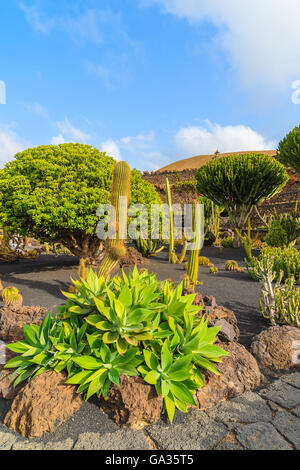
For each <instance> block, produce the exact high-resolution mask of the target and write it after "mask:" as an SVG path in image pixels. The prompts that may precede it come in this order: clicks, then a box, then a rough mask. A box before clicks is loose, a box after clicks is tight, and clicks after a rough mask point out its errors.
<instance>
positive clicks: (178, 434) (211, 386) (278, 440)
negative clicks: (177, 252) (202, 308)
mask: <svg viewBox="0 0 300 470" xmlns="http://www.w3.org/2000/svg"><path fill="white" fill-rule="evenodd" d="M201 255H203V256H206V257H208V258H210V260H211V261H212V262H213V264H214V265H215V266H216V267H218V268H219V271H218V273H217V274H211V273H210V271H209V267H207V266H200V269H199V280H201V282H203V285H201V286H198V287H197V291H198V292H201V293H202V294H203V296H214V297H215V298H216V302H217V304H219V305H222V306H223V307H225V311H226V308H227V309H230V310H232V311H233V312H234V313H235V316H236V319H237V321H238V328H239V330H240V339H239V343H241V344H242V345H244V346H245V347H246V348H247V349H248V350H249V349H250V343H251V340H252V339H253V337H254V336H255V335H258V334H259V333H260V332H261V331H263V330H266V329H267V328H268V327H269V324H268V322H267V320H264V319H263V318H262V317H261V315H260V312H259V309H258V299H259V295H260V287H259V284H258V283H256V282H254V281H253V280H252V279H251V277H250V276H249V275H248V273H247V272H232V271H226V270H225V263H226V261H227V260H229V259H230V260H235V261H237V262H238V264H239V266H240V267H244V263H243V258H244V253H243V251H242V250H238V249H223V250H219V249H217V248H204V249H203V250H202V252H201ZM144 267H145V268H147V269H148V270H149V271H150V272H154V273H155V274H156V275H157V277H158V278H159V279H161V280H163V279H173V280H174V281H175V282H176V283H178V282H179V281H180V280H181V278H182V276H183V274H184V270H183V267H182V266H180V265H176V264H175V265H171V264H169V262H168V260H166V254H164V253H159V254H158V256H157V257H155V258H149V259H148V260H147V261H146V262H145V266H144ZM77 269H78V260H77V259H76V258H75V257H68V256H59V257H57V258H56V257H54V256H51V255H42V256H40V257H39V258H38V259H37V260H36V261H34V262H32V261H31V262H30V261H29V260H23V261H21V262H19V263H18V264H13V265H9V264H0V273H1V275H2V279H3V280H4V279H5V282H4V287H5V286H7V285H14V286H16V287H17V288H18V289H19V290H20V292H22V295H23V298H24V305H41V306H44V307H46V308H47V309H53V310H55V309H56V308H57V307H58V306H59V305H62V304H63V303H64V297H63V295H62V294H61V293H60V289H62V290H67V288H68V285H69V283H68V282H66V280H68V279H69V278H70V276H72V277H74V278H75V277H76V274H77ZM209 302H211V303H209ZM213 302H214V301H213V300H208V301H206V305H207V312H210V310H209V309H210V308H211V309H212V310H211V312H212V313H214V305H213ZM209 305H212V307H209ZM226 315H227V316H226V319H227V320H228V322H229V323H232V325H235V323H234V320H233V322H231V320H232V318H231V314H230V313H226ZM233 318H234V315H233ZM229 326H230V325H229ZM237 334H238V333H237ZM236 339H237V338H236V337H235V338H234V339H233V342H232V343H231V342H230V341H229V342H228V341H227V342H225V343H220V345H221V347H224V349H225V350H228V351H229V353H230V355H231V357H232V358H233V359H227V358H226V359H225V360H224V364H225V365H224V367H225V369H224V371H223V372H224V380H223V385H222V386H221V382H217V381H216V380H214V378H213V377H212V378H211V379H209V380H208V382H207V384H206V387H207V388H206V390H205V389H200V393H199V391H198V392H197V394H196V397H197V400H196V401H197V405H198V407H200V410H201V411H199V410H198V411H197V410H192V411H190V412H189V413H188V414H187V415H184V414H182V413H181V412H179V411H176V414H175V418H174V422H173V424H170V423H169V422H168V420H167V417H166V415H163V416H162V418H160V420H159V421H158V422H157V420H158V418H159V415H160V411H161V403H160V401H159V400H158V397H157V396H155V395H153V392H152V391H151V387H150V386H149V385H146V384H145V383H144V382H143V380H140V381H137V382H136V380H134V381H133V382H132V381H131V380H129V381H125V382H124V381H121V386H122V387H121V393H120V392H119V391H118V389H117V388H116V389H115V390H113V389H112V390H111V392H110V394H109V396H108V400H106V401H103V402H102V403H101V404H100V406H99V400H98V399H97V398H95V397H92V398H91V399H90V400H89V401H88V402H84V401H81V402H80V400H81V399H80V398H79V397H78V396H76V394H75V395H74V394H73V391H72V390H71V389H69V391H68V390H66V391H65V393H61V390H62V387H63V388H64V387H65V386H64V385H63V383H64V379H63V377H58V376H57V374H55V373H50V374H54V376H53V375H52V376H51V375H50V376H49V377H48V378H47V375H41V376H40V377H38V378H37V379H35V380H36V383H34V382H32V384H33V387H31V388H29V389H28V390H27V389H26V391H25V389H23V390H24V393H23V392H22V391H21V392H19V394H18V396H17V399H18V397H20V400H23V401H22V403H24V402H25V403H27V405H26V406H27V407H28V409H31V408H32V406H33V407H34V406H35V403H36V407H37V413H38V406H41V407H42V408H41V409H42V411H41V414H43V413H44V414H46V415H48V414H49V412H46V410H45V408H44V405H43V403H40V398H39V397H40V393H41V392H40V390H43V393H45V394H46V395H47V394H48V390H49V393H50V395H51V394H52V393H57V396H58V397H60V398H59V399H60V400H62V404H61V406H64V405H63V402H64V400H65V401H66V402H68V403H69V402H70V403H71V406H70V411H67V407H66V413H65V416H64V419H63V417H61V416H60V413H59V408H58V409H57V410H56V408H55V406H54V407H52V408H51V413H50V414H53V420H54V421H55V420H56V421H57V420H58V423H59V422H61V425H60V426H57V425H56V426H55V427H53V428H52V427H51V426H49V429H48V432H46V433H44V434H43V436H42V437H39V435H40V434H39V433H40V432H41V431H40V430H39V429H38V428H37V429H36V428H32V427H31V428H30V430H28V429H26V424H21V425H20V423H19V422H18V418H17V416H16V414H14V412H17V413H18V409H19V408H20V404H19V402H18V401H15V402H13V403H14V404H13V405H12V401H11V400H7V399H6V400H4V399H0V449H1V448H7V449H8V448H16V449H18V448H19V449H23V448H24V449H30V448H33V449H53V448H54V449H72V448H75V449H81V448H82V449H91V448H94V449H115V450H119V449H120V450H122V449H147V450H148V449H149V450H151V449H176V448H180V449H185V450H188V449H198V448H199V449H202V448H203V449H210V448H220V450H221V449H243V448H246V449H247V448H258V447H255V446H256V445H257V444H255V441H256V437H258V438H259V436H261V435H265V434H268V435H269V436H270V437H269V440H268V442H267V441H265V442H264V441H263V443H262V444H261V443H260V445H262V446H264V448H266V449H272V448H274V449H276V448H282V449H288V448H299V443H298V441H297V438H293V439H291V438H289V436H285V433H286V434H288V429H289V428H290V427H291V426H294V427H295V429H296V431H295V432H296V433H297V432H299V421H300V420H299V405H300V398H299V388H300V386H299V373H297V372H295V373H294V374H293V375H291V374H290V375H286V373H287V372H286V371H285V370H282V371H281V372H278V373H273V374H269V375H267V376H265V378H263V377H262V376H261V372H260V371H259V369H258V367H257V364H256V362H255V360H254V358H253V357H252V356H251V355H250V354H249V352H248V351H247V350H246V349H245V348H243V346H241V345H240V344H239V343H237V342H236ZM226 344H227V346H226ZM234 358H236V359H234ZM252 360H253V361H254V362H253V364H252V365H251V361H252ZM232 361H233V362H232ZM234 361H236V362H234ZM237 364H238V365H237ZM236 367H238V369H236ZM220 370H222V369H220ZM230 371H231V372H230ZM47 374H49V373H47ZM226 374H227V375H226ZM228 374H229V375H228ZM230 374H232V376H230ZM240 374H241V375H240ZM281 376H282V379H281V378H279V377H281ZM231 377H234V380H237V382H236V383H235V384H234V386H233V388H232V389H230V390H228V389H227V388H226V387H227V383H229V382H230V380H231ZM238 377H243V379H242V380H241V379H239V378H238ZM237 378H238V379H237ZM278 378H279V379H278ZM274 379H275V382H274ZM0 382H1V378H0ZM39 382H41V383H39ZM273 382H274V383H273ZM26 387H27V386H26ZM222 387H225V389H226V390H225V391H223V389H222ZM274 387H275V392H274V390H273V389H274ZM276 387H277V388H278V396H279V397H280V396H281V395H282V393H284V396H287V397H288V398H289V400H290V402H289V403H288V406H287V407H286V406H284V407H283V409H282V408H280V404H278V400H277V398H276V396H277V395H276V393H277V392H276V390H277V388H276ZM0 388H1V383H0ZM282 389H283V390H284V391H283V392H282ZM53 390H57V392H53ZM259 390H262V392H260V391H259ZM50 391H51V392H50ZM243 392H246V393H245V394H244V395H242V396H241V397H240V395H241V394H243ZM21 393H23V396H21V395H20V394H21ZM272 393H273V395H272ZM50 395H49V396H50ZM47 396H48V395H47ZM135 396H139V401H140V402H143V403H145V407H144V408H143V409H142V410H141V412H140V413H141V414H140V415H137V414H136V413H137V411H136V409H135V408H136V407H135V406H134V400H133V398H132V397H135ZM269 396H272V399H269V398H268V397H269ZM32 397H33V398H32ZM233 397H237V398H234V400H233V401H228V402H227V401H225V402H224V403H223V404H222V403H221V404H220V405H219V404H218V403H219V401H224V399H225V400H226V399H229V398H233ZM266 397H267V398H266ZM9 398H12V397H10V396H9ZM15 400H16V399H15ZM26 400H27V401H26ZM32 400H35V401H34V402H33V403H32ZM276 400H277V401H276ZM57 406H58V407H59V406H60V405H59V403H58V405H57ZM216 406H217V408H216ZM230 407H231V408H230ZM256 407H258V408H259V410H260V412H261V415H260V416H258V414H257V411H256V410H255V408H256ZM270 407H271V408H270ZM272 407H273V408H274V409H275V408H276V407H277V408H276V412H274V411H273V408H272ZM10 408H11V410H12V411H10ZM130 410H131V411H130ZM206 410H207V411H206ZM214 410H215V411H214ZM217 410H219V411H217ZM55 413H57V416H56V415H55ZM68 413H69V414H68ZM218 413H220V414H221V416H223V415H222V413H224V419H223V418H220V419H219V418H218V416H217V415H218ZM226 413H227V414H226ZM274 413H275V414H274ZM229 415H231V418H228V416H229ZM277 415H278V418H277V420H276V416H277ZM245 416H247V418H245ZM60 419H61V421H59V420H60ZM4 420H6V421H5V422H6V424H8V425H9V427H10V428H11V430H9V429H8V428H7V426H4V424H3V423H4ZM152 420H153V422H154V423H156V424H153V425H151V426H149V425H148V426H146V427H145V428H144V429H142V427H143V425H144V424H146V425H147V424H149V421H150V422H152ZM143 421H145V422H144V423H143ZM228 421H229V422H232V423H235V424H236V426H235V428H234V430H233V425H232V426H231V425H230V424H228ZM116 423H118V424H126V425H130V426H131V429H128V428H127V427H126V428H119V426H118V424H116ZM242 423H243V424H242ZM245 423H246V424H245ZM247 423H248V424H247ZM20 426H21V427H20ZM47 426H48V424H47V423H46V425H45V427H46V429H47ZM132 428H133V429H132ZM248 428H249V429H248ZM12 429H17V430H19V429H20V430H22V433H23V435H27V436H30V437H34V439H32V440H28V439H26V438H25V437H23V438H22V437H20V434H19V433H16V432H13V431H12ZM285 429H286V430H287V431H285ZM188 430H189V431H188ZM20 432H21V431H20ZM26 433H27V434H26ZM30 433H32V434H30ZM182 435H184V438H182ZM296 435H297V434H296ZM251 436H256V437H255V438H254V440H251V439H252V438H251ZM181 439H182V441H181ZM258 440H259V439H258ZM1 446H2V447H1Z"/></svg>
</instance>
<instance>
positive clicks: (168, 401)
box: [164, 394, 175, 423]
mask: <svg viewBox="0 0 300 470" xmlns="http://www.w3.org/2000/svg"><path fill="white" fill-rule="evenodd" d="M170 397H172V394H170V395H169V396H168V397H165V398H164V403H165V407H166V411H167V414H168V417H169V420H170V423H173V419H174V414H175V403H174V400H173V399H172V398H170Z"/></svg>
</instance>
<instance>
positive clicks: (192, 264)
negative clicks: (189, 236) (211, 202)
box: [184, 202, 201, 290]
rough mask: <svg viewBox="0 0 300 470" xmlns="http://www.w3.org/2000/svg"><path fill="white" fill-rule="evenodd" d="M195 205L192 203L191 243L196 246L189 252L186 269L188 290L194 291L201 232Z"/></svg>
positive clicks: (185, 281)
mask: <svg viewBox="0 0 300 470" xmlns="http://www.w3.org/2000/svg"><path fill="white" fill-rule="evenodd" d="M197 219H198V218H197V204H196V202H193V208H192V230H193V233H195V238H194V241H193V243H194V244H195V245H196V246H195V248H194V249H193V250H191V252H190V257H189V262H188V268H187V275H188V278H189V286H188V288H190V289H193V290H194V289H195V286H196V285H197V284H199V282H198V272H199V252H200V246H201V230H200V221H199V220H197ZM186 284H187V280H184V285H185V287H187V286H186Z"/></svg>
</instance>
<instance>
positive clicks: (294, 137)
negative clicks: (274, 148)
mask: <svg viewBox="0 0 300 470" xmlns="http://www.w3.org/2000/svg"><path fill="white" fill-rule="evenodd" d="M277 155H278V157H279V161H280V162H281V163H283V164H284V165H285V166H288V167H292V168H293V169H294V170H295V171H297V173H299V174H300V126H296V127H295V128H294V129H293V130H292V131H291V132H290V133H289V134H287V136H286V137H285V138H284V139H283V140H282V141H281V142H280V143H279V145H278V153H277Z"/></svg>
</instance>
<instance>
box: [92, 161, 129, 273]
mask: <svg viewBox="0 0 300 470" xmlns="http://www.w3.org/2000/svg"><path fill="white" fill-rule="evenodd" d="M130 176H131V170H130V166H129V165H128V163H127V162H119V163H117V164H116V166H115V168H114V173H113V182H112V190H111V205H112V206H113V207H114V208H115V210H116V221H115V223H116V231H115V235H116V236H115V238H111V239H108V240H107V244H106V254H105V256H104V258H103V260H102V263H101V266H100V268H99V272H98V275H99V276H105V277H108V276H109V274H110V273H111V272H112V271H113V270H114V269H115V268H116V267H117V266H118V264H119V262H120V260H121V258H123V257H124V256H125V255H126V247H125V243H124V238H123V237H122V235H124V234H122V233H121V228H122V227H120V222H121V225H123V227H124V226H125V223H126V221H127V208H128V207H126V208H123V209H124V211H120V205H119V202H120V198H121V197H126V198H127V204H128V199H129V194H130Z"/></svg>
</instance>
